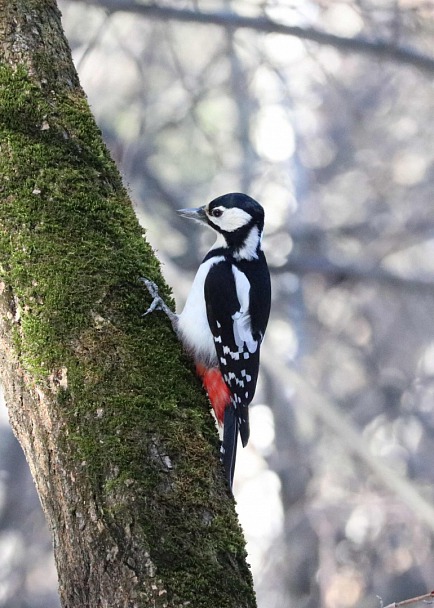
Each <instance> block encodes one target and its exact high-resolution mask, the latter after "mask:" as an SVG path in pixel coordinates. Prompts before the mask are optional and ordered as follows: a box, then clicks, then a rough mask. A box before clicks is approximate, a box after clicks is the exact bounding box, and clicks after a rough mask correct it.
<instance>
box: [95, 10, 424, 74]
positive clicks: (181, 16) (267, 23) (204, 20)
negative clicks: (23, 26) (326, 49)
mask: <svg viewBox="0 0 434 608" xmlns="http://www.w3.org/2000/svg"><path fill="white" fill-rule="evenodd" d="M83 1H84V2H86V3H87V4H94V5H97V6H101V7H104V8H106V9H107V10H108V11H110V12H117V11H124V12H128V13H138V14H140V15H143V16H146V17H148V18H149V19H158V20H162V21H163V20H171V19H173V20H176V21H183V22H188V23H200V24H208V25H209V24H212V25H219V26H222V27H226V28H233V29H249V30H253V31H256V32H262V33H268V34H271V33H274V34H284V35H287V36H294V37H296V38H300V39H302V40H309V41H311V42H316V43H318V44H324V45H329V46H333V47H335V48H338V49H340V50H342V51H348V52H353V53H362V54H365V55H374V56H375V57H377V58H381V59H386V60H388V61H393V62H396V63H400V64H404V65H411V66H413V67H417V68H419V69H420V70H422V71H424V72H428V73H430V74H432V73H433V72H434V57H429V56H428V55H425V54H423V53H420V52H419V51H417V50H416V49H413V48H410V47H405V46H398V45H397V44H394V43H393V42H390V41H384V40H369V39H367V38H362V37H357V38H347V37H345V36H336V35H335V34H329V33H327V32H322V31H320V30H317V29H315V28H310V27H299V26H292V25H285V24H283V23H277V22H276V21H273V20H271V19H269V18H268V17H262V16H258V17H246V16H244V15H239V14H237V13H233V12H227V11H222V12H213V13H210V12H203V11H201V12H199V11H195V10H189V9H179V8H174V7H170V6H159V5H157V4H141V3H139V2H134V1H133V0H83Z"/></svg>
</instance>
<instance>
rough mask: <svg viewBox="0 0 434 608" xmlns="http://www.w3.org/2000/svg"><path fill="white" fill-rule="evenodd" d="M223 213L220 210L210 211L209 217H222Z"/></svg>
mask: <svg viewBox="0 0 434 608" xmlns="http://www.w3.org/2000/svg"><path fill="white" fill-rule="evenodd" d="M222 213H223V211H222V210H221V209H213V210H212V211H211V215H212V216H213V217H220V216H221V215H222Z"/></svg>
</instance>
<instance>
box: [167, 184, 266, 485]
mask: <svg viewBox="0 0 434 608" xmlns="http://www.w3.org/2000/svg"><path fill="white" fill-rule="evenodd" d="M180 213H181V215H183V216H185V217H188V218H192V219H195V220H197V221H200V222H201V223H205V224H206V225H208V226H209V227H210V228H212V229H213V230H214V231H215V232H216V233H217V239H216V242H215V244H214V246H213V247H212V248H211V249H210V251H209V252H208V253H207V255H206V256H205V258H204V260H203V261H202V264H201V265H200V267H199V269H198V272H197V274H196V277H195V279H194V282H193V285H192V288H191V291H190V294H189V296H188V298H187V301H186V304H185V307H184V310H183V311H182V313H181V314H180V315H179V316H178V318H177V323H176V329H177V332H178V334H179V336H180V338H181V340H182V342H183V344H184V346H185V348H186V349H187V350H188V352H190V353H191V355H192V356H193V358H194V360H195V362H196V366H197V369H198V373H199V375H200V376H201V377H202V379H203V383H204V386H205V388H206V390H207V391H208V395H209V398H210V401H211V404H212V406H213V408H214V411H215V413H216V416H217V419H218V421H219V422H220V423H221V422H223V423H224V429H223V442H222V460H223V464H224V467H225V471H226V476H227V479H228V481H229V484H230V486H231V487H232V481H233V474H234V467H235V457H236V446H237V438H238V432H239V433H240V436H241V440H242V443H243V446H245V445H246V444H247V442H248V439H249V412H248V406H249V404H250V402H251V400H252V398H253V396H254V394H255V390H256V382H257V379H258V371H259V351H260V346H261V342H262V339H263V337H264V333H265V329H266V327H267V323H268V317H269V313H270V300H271V288H270V276H269V272H268V267H267V262H266V260H265V256H264V253H263V251H262V249H261V239H262V232H263V228H264V210H263V208H262V207H261V205H259V203H257V202H256V201H254V200H253V199H252V198H250V197H249V196H247V195H245V194H240V193H234V194H226V195H224V196H221V197H219V198H216V199H214V200H213V201H211V203H209V204H208V205H206V206H204V207H200V208H197V209H182V210H180ZM219 378H220V380H219ZM221 380H222V381H221ZM227 389H229V391H228V390H227ZM225 391H226V392H225Z"/></svg>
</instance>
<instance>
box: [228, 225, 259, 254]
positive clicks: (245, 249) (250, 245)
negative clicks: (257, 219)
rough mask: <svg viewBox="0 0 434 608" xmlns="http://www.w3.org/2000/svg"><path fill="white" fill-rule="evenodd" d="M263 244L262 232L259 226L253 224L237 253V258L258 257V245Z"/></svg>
mask: <svg viewBox="0 0 434 608" xmlns="http://www.w3.org/2000/svg"><path fill="white" fill-rule="evenodd" d="M260 244H261V233H260V232H259V230H258V227H257V226H253V227H252V229H251V230H250V232H249V234H248V235H247V238H246V240H245V241H244V244H243V246H242V247H241V249H239V250H238V251H237V252H236V253H235V254H234V258H236V259H237V260H253V259H258V245H260Z"/></svg>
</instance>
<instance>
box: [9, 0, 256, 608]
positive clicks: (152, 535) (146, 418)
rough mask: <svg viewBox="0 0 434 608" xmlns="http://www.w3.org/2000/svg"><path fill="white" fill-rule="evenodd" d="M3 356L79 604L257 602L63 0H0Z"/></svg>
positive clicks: (14, 417) (205, 411)
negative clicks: (153, 300)
mask: <svg viewBox="0 0 434 608" xmlns="http://www.w3.org/2000/svg"><path fill="white" fill-rule="evenodd" d="M0 61H1V63H0V175H1V177H0V272H1V277H2V282H1V295H0V348H1V350H0V364H1V372H0V373H1V378H2V383H3V386H4V390H5V395H6V400H7V404H8V408H9V415H10V420H11V424H12V426H13V429H14V431H15V433H16V435H17V437H18V439H19V441H20V443H21V445H22V447H23V449H24V452H25V454H26V457H27V460H28V462H29V465H30V468H31V471H32V474H33V477H34V480H35V483H36V486H37V489H38V492H39V496H40V499H41V503H42V506H43V508H44V511H45V513H46V516H47V519H48V522H49V525H50V526H51V529H52V531H53V540H54V549H55V558H56V563H57V568H58V574H59V586H60V596H61V601H62V604H63V606H65V607H66V606H67V607H68V608H73V607H80V608H83V607H85V606H89V607H92V608H97V607H100V606H101V607H102V606H104V607H106V606H110V607H120V606H125V607H127V606H128V607H132V606H137V607H145V606H152V607H157V608H162V607H163V606H164V607H168V608H172V607H173V608H175V607H180V606H187V605H188V606H192V607H194V608H202V607H203V608H205V607H206V608H213V607H216V608H235V607H237V608H244V607H246V608H251V607H253V606H255V605H256V604H255V597H254V592H253V588H252V580H251V574H250V570H249V568H248V567H247V565H246V561H245V558H246V554H245V547H244V540H243V537H242V533H241V530H240V527H239V524H238V521H237V517H236V514H235V510H234V503H233V500H232V498H231V496H230V492H229V490H228V488H227V486H226V484H225V481H224V477H223V473H222V471H221V467H220V464H219V462H218V441H217V437H216V433H215V429H214V427H213V423H212V419H211V416H210V414H209V408H208V405H207V401H206V398H205V396H204V395H203V393H202V391H201V389H200V386H199V383H198V382H197V380H196V379H195V377H194V374H193V373H192V370H191V369H190V368H191V366H190V364H189V362H188V361H187V360H186V359H185V357H184V355H183V353H182V352H181V349H180V346H179V343H178V342H177V340H176V337H175V336H174V334H173V332H172V330H171V326H170V323H169V322H168V321H167V319H166V318H164V317H163V316H162V315H161V314H160V313H154V314H153V315H152V316H150V317H142V316H141V314H142V313H143V311H144V310H146V308H147V306H148V305H149V296H148V295H147V293H145V291H144V288H143V286H142V285H141V283H140V281H139V278H140V277H141V276H147V277H149V278H152V279H154V280H156V281H157V282H158V283H159V284H160V287H161V289H162V292H163V294H165V295H166V296H167V295H168V290H167V288H166V287H165V286H164V285H163V283H162V280H161V276H160V273H159V265H158V261H157V260H156V259H155V257H154V255H153V252H152V251H151V249H150V247H149V246H148V244H147V243H146V241H145V239H144V238H143V234H142V230H141V229H140V227H139V225H138V223H137V219H136V217H135V215H134V212H133V209H132V206H131V203H130V201H129V200H128V196H127V194H126V192H125V190H124V188H123V186H122V183H121V179H120V177H119V174H118V172H117V170H116V168H115V166H114V164H113V162H112V160H111V159H110V157H109V155H108V153H107V150H106V148H105V146H104V144H103V142H102V140H101V135H100V132H99V130H98V129H97V127H96V126H95V123H94V121H93V118H92V116H91V114H90V111H89V108H88V105H87V102H86V99H85V96H84V94H83V92H82V90H81V89H80V86H79V82H78V78H77V75H76V72H75V70H74V67H73V64H72V61H71V56H70V51H69V48H68V44H67V42H66V40H65V38H64V36H63V32H62V28H61V23H60V15H59V12H58V9H57V7H56V5H55V2H54V1H53V0H0Z"/></svg>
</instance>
